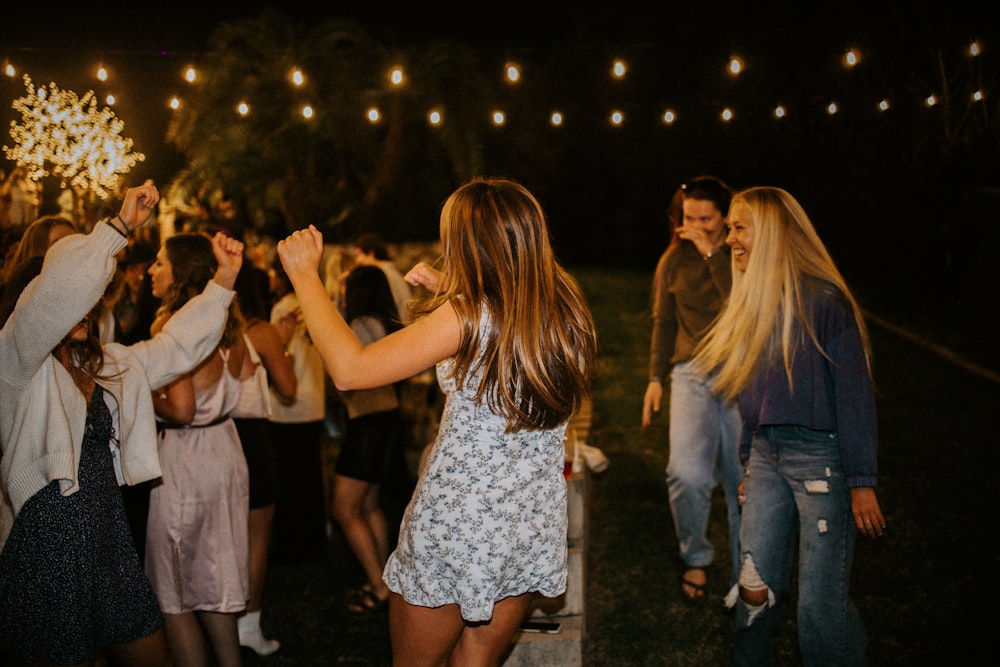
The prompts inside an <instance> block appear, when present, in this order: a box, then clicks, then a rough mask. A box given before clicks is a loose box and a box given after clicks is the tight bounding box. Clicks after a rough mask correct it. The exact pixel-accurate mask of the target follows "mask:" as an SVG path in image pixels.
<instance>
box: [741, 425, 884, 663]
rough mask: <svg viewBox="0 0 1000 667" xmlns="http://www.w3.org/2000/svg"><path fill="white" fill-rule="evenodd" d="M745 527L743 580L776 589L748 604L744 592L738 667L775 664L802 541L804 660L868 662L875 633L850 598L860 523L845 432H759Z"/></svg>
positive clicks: (800, 575) (781, 429)
mask: <svg viewBox="0 0 1000 667" xmlns="http://www.w3.org/2000/svg"><path fill="white" fill-rule="evenodd" d="M744 494H745V500H744V503H743V520H742V522H741V525H740V557H741V568H740V583H739V586H741V587H743V588H746V589H751V590H753V589H756V590H758V591H760V590H762V589H763V588H764V587H765V586H766V587H767V588H768V589H769V593H768V596H769V602H767V603H765V604H764V605H761V606H758V607H753V606H750V605H748V604H747V603H746V602H745V601H744V600H743V599H742V598H741V597H739V595H738V594H737V589H736V588H734V589H733V591H731V593H730V595H729V597H728V598H727V604H729V605H730V606H733V605H735V607H736V613H735V620H734V623H735V625H736V628H735V636H734V646H733V664H734V665H741V666H742V665H774V664H775V660H776V656H775V653H774V643H773V642H774V634H775V632H776V631H777V630H778V628H780V626H781V618H780V616H781V605H780V603H781V601H782V599H783V598H785V597H787V594H788V592H789V590H790V587H791V578H792V565H793V563H794V561H795V555H796V551H795V547H796V544H798V610H797V613H796V619H797V626H798V641H799V651H800V653H801V655H802V663H803V664H804V665H807V666H812V665H864V664H865V652H866V647H867V637H866V634H865V629H864V623H863V622H862V620H861V616H860V615H859V614H858V611H857V609H856V608H855V606H854V604H853V603H852V602H851V599H850V579H851V565H852V562H853V560H854V542H855V538H856V535H857V532H856V531H857V529H856V528H855V526H854V520H853V517H852V514H851V496H850V489H848V487H847V480H846V478H845V476H844V469H843V465H842V464H841V459H840V446H839V442H838V440H837V434H836V433H833V432H826V431H813V430H810V429H807V428H804V427H801V426H766V427H763V428H761V429H760V430H759V431H758V432H757V433H755V434H754V436H753V443H752V445H751V452H750V460H749V462H748V464H747V478H746V481H745V485H744Z"/></svg>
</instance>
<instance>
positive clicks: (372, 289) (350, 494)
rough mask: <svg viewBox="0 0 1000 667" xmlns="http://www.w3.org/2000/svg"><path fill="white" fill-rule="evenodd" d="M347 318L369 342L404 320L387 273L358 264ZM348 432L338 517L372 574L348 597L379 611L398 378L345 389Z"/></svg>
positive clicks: (398, 442)
mask: <svg viewBox="0 0 1000 667" xmlns="http://www.w3.org/2000/svg"><path fill="white" fill-rule="evenodd" d="M343 296H344V304H343V306H344V308H343V311H344V320H345V321H346V322H347V323H348V324H349V325H350V327H351V330H352V331H353V332H354V335H356V336H357V337H358V340H360V341H361V343H362V344H363V345H368V344H370V343H374V342H375V341H377V340H380V339H381V338H383V337H385V336H386V335H387V334H390V333H392V332H394V331H397V330H398V329H399V328H400V327H401V326H402V325H401V324H400V323H399V319H398V311H397V309H396V303H395V301H394V300H393V298H392V290H391V289H390V288H389V281H388V279H387V278H386V277H385V273H384V272H383V271H382V270H381V269H380V268H378V267H377V266H371V265H361V266H356V267H354V269H352V270H351V272H350V273H348V274H347V280H346V283H345V285H344V295H343ZM341 394H342V396H343V401H344V405H345V406H346V409H347V429H346V431H347V433H346V437H345V438H344V441H343V443H342V444H341V446H340V454H339V456H338V458H337V463H336V468H335V470H334V477H333V517H334V520H335V521H336V522H337V525H339V526H340V529H341V531H343V533H344V538H345V539H346V540H347V544H348V546H349V547H350V549H351V552H352V553H353V554H354V557H355V558H357V560H358V563H359V564H360V565H361V569H362V571H363V572H364V574H365V577H366V579H367V581H366V583H365V584H364V585H362V586H361V587H360V588H358V589H357V590H356V591H355V592H354V594H353V596H352V599H351V600H350V601H349V603H348V608H349V609H350V610H351V611H354V612H364V611H377V610H379V609H381V608H383V607H385V605H386V604H387V603H388V601H389V588H388V587H387V586H386V585H385V582H383V581H382V569H383V568H384V567H385V563H386V561H387V560H388V558H389V549H390V546H391V545H390V543H389V528H388V523H387V521H386V516H385V511H384V510H383V508H382V500H381V495H382V482H383V481H384V480H385V477H386V475H387V473H388V469H389V463H390V460H391V457H392V453H393V449H395V448H400V447H401V446H402V441H403V421H402V417H401V415H400V411H399V397H398V396H397V394H396V388H395V386H393V385H392V384H387V385H382V386H379V387H373V388H371V389H359V390H353V391H344V392H341Z"/></svg>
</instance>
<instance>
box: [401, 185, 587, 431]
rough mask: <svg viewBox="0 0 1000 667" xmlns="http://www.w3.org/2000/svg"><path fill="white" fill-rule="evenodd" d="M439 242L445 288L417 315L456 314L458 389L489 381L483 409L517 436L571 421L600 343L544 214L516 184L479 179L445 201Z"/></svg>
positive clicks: (483, 387)
mask: <svg viewBox="0 0 1000 667" xmlns="http://www.w3.org/2000/svg"><path fill="white" fill-rule="evenodd" d="M441 242H442V248H443V253H444V257H443V260H444V261H443V266H442V272H443V276H442V281H441V284H440V285H439V287H438V293H437V294H435V295H434V297H433V298H432V299H431V300H430V301H429V302H428V303H426V304H423V307H422V308H420V309H419V310H418V313H419V312H428V311H430V310H432V309H434V308H436V307H437V306H439V305H440V304H442V303H444V302H445V301H450V302H451V303H452V305H453V307H454V308H455V310H456V312H457V313H458V316H459V319H460V320H461V323H462V342H461V344H460V346H459V350H458V353H457V354H456V356H455V360H456V364H455V370H454V374H455V378H456V381H457V382H458V384H459V385H460V386H461V385H464V383H465V382H466V380H467V379H469V378H470V377H472V376H473V375H474V374H476V373H481V376H480V378H481V379H480V380H479V386H478V388H477V389H476V400H478V401H484V402H485V403H486V404H487V405H488V406H489V407H490V409H491V410H493V411H494V412H495V413H497V414H500V415H503V416H504V417H506V418H507V430H508V431H509V432H510V431H515V430H521V429H528V430H530V429H548V428H554V427H556V426H558V425H559V424H561V423H563V422H565V421H566V420H568V419H569V418H570V417H571V416H572V415H573V414H574V413H575V412H576V411H577V410H578V409H579V408H580V406H581V405H582V403H583V401H584V399H585V398H586V396H588V395H589V393H590V381H591V376H592V373H593V368H594V364H595V361H596V357H597V335H596V332H595V330H594V320H593V316H592V315H591V312H590V308H589V306H588V305H587V301H586V299H585V298H584V295H583V292H582V290H581V289H580V287H579V285H578V284H577V282H576V280H575V279H574V278H573V277H572V276H570V275H569V274H568V273H567V272H566V271H565V270H564V269H563V268H562V267H561V266H560V265H559V263H558V262H557V261H556V258H555V255H554V253H553V250H552V246H551V244H550V240H549V234H548V228H547V226H546V221H545V215H544V213H543V211H542V207H541V205H540V204H539V203H538V201H537V200H536V199H535V197H534V196H533V195H532V194H531V193H530V192H529V191H528V190H527V189H526V188H525V187H524V186H522V185H520V184H519V183H516V182H514V181H510V180H507V179H501V178H476V179H473V180H472V181H470V182H468V183H466V184H464V185H462V186H461V187H459V188H458V189H457V190H456V191H455V192H454V193H452V195H451V196H450V197H449V198H448V199H447V201H446V202H445V204H444V206H443V208H442V210H441ZM484 312H485V314H486V316H487V318H488V321H489V326H487V327H482V328H481V327H480V321H481V318H482V316H483V314H484ZM481 350H482V355H481V356H480V351H481Z"/></svg>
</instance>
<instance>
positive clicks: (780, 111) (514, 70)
mask: <svg viewBox="0 0 1000 667" xmlns="http://www.w3.org/2000/svg"><path fill="white" fill-rule="evenodd" d="M966 49H967V54H968V55H969V56H970V57H978V56H979V55H981V54H982V44H981V43H980V41H979V40H972V41H970V42H969V43H968V46H967V47H966ZM861 60H862V57H861V53H860V51H859V50H858V49H856V48H853V47H852V48H849V49H848V50H847V51H845V52H844V53H843V56H842V63H843V65H844V66H845V67H849V68H851V67H856V66H857V65H859V64H860V63H861ZM628 69H629V68H628V65H627V64H626V61H625V60H624V59H623V58H615V59H614V60H613V61H612V64H611V74H612V75H613V76H614V77H615V78H616V79H623V78H624V77H625V76H626V74H627V73H628ZM745 69H746V63H745V61H744V60H743V58H742V57H740V56H738V55H731V56H730V57H729V60H728V61H727V72H728V74H730V75H731V76H734V77H735V76H738V75H741V74H742V73H743V72H744V71H745ZM3 71H4V73H5V74H6V75H7V76H9V77H12V76H14V75H15V74H16V69H15V67H14V66H13V64H12V63H10V61H9V60H5V61H4V70H3ZM96 75H97V77H98V78H99V79H100V80H101V81H107V80H108V79H109V78H110V70H109V68H108V67H107V66H106V65H105V63H99V65H98V68H97V69H96ZM182 75H183V78H184V79H185V80H186V81H187V82H188V83H194V82H195V81H196V80H197V79H198V78H199V75H198V72H197V70H196V69H195V67H194V65H193V64H192V65H188V66H187V67H186V68H185V69H184V70H183V73H182ZM521 75H522V68H521V65H520V64H519V63H517V62H514V61H507V62H505V63H504V76H505V79H506V81H508V82H509V83H512V84H515V83H520V81H521ZM388 76H389V81H390V83H391V85H392V86H394V87H398V86H402V85H403V84H404V82H405V75H404V71H403V68H402V66H398V65H397V66H394V67H392V68H391V69H390V70H389V73H388ZM288 78H289V80H290V82H291V84H292V85H294V86H296V87H301V86H304V85H305V81H306V77H305V74H304V73H303V71H302V70H301V69H300V68H298V67H292V68H291V69H290V70H289V73H288ZM970 96H971V97H970V99H971V101H972V102H981V101H983V100H984V99H985V93H984V92H983V91H982V90H976V91H974V92H972V93H970ZM105 102H106V104H107V105H109V106H113V105H115V104H116V102H117V101H116V98H115V96H114V95H112V94H109V95H108V96H107V97H106V99H105ZM920 102H922V103H923V105H924V106H926V107H927V108H932V107H936V106H938V105H939V102H940V100H939V97H938V96H937V95H936V94H929V95H928V96H926V97H925V98H923V99H922V100H920ZM167 104H168V106H169V107H170V108H171V109H173V110H177V109H180V108H181V106H182V103H181V98H179V97H178V96H176V95H174V96H172V97H171V98H170V99H169V100H168V102H167ZM877 105H878V108H879V109H880V110H882V111H887V110H888V109H889V102H888V100H886V99H884V100H880V101H879V102H878V103H877ZM825 111H826V113H827V114H828V115H830V116H832V115H835V114H836V113H838V112H839V107H838V105H837V104H836V103H835V102H830V103H829V104H828V105H827V106H826V107H825ZM250 112H251V110H250V107H249V105H248V104H247V103H246V102H241V103H240V104H239V105H238V106H237V113H238V114H239V115H240V116H247V115H248V114H249V113H250ZM315 113H316V109H315V108H314V107H312V106H311V105H309V106H303V107H301V116H302V117H303V118H304V119H306V120H308V119H311V118H313V117H314V116H315ZM376 113H377V117H376V118H375V119H372V120H371V122H378V120H380V118H381V114H380V112H376ZM617 114H618V115H616V116H613V117H612V118H611V123H612V125H621V124H623V122H624V115H623V114H621V113H620V112H617ZM787 114H788V110H787V108H786V107H785V106H784V105H780V104H778V105H772V107H771V115H772V117H773V118H776V119H780V118H785V117H787ZM734 115H735V110H734V109H733V108H731V107H727V108H726V109H725V110H723V112H722V113H721V116H720V117H721V119H722V120H723V122H729V121H731V120H732V119H733V117H734ZM432 116H433V117H434V120H433V121H432ZM659 118H660V122H661V123H662V124H663V125H667V126H669V125H673V124H675V123H676V122H677V114H676V112H675V111H673V110H664V111H661V112H660V116H659ZM427 119H428V120H427V122H428V123H430V124H432V125H440V124H442V123H443V122H444V121H443V116H442V115H441V114H440V113H438V114H437V115H433V114H430V113H429V114H428V116H427ZM564 120H565V114H564V112H562V111H553V112H551V113H550V115H549V118H548V122H549V125H550V126H552V127H559V126H561V125H562V124H563V122H564ZM493 123H494V125H496V126H502V125H504V124H505V123H506V118H505V117H504V114H503V113H502V112H497V113H496V114H494V116H493Z"/></svg>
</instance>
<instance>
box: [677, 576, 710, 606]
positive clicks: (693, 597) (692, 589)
mask: <svg viewBox="0 0 1000 667" xmlns="http://www.w3.org/2000/svg"><path fill="white" fill-rule="evenodd" d="M694 570H701V572H702V573H704V575H705V583H703V584H698V583H695V582H693V581H691V580H690V579H689V578H688V575H689V574H690V573H691V572H692V571H694ZM681 595H682V596H683V597H684V599H685V600H686V601H688V602H690V603H692V604H699V603H701V602H704V601H705V599H706V598H707V597H708V572H707V571H706V569H705V568H703V567H689V568H688V569H687V570H686V571H685V572H684V574H682V575H681Z"/></svg>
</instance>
